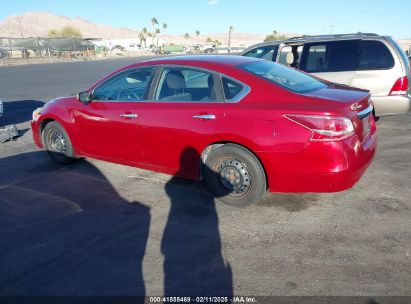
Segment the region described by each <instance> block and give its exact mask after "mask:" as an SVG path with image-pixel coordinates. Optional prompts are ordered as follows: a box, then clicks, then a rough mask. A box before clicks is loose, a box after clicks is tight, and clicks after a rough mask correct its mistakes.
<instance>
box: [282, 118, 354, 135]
mask: <svg viewBox="0 0 411 304" xmlns="http://www.w3.org/2000/svg"><path fill="white" fill-rule="evenodd" d="M284 116H285V117H286V118H288V119H289V120H291V121H292V122H295V123H296V124H299V125H300V126H302V127H304V128H307V129H309V130H311V132H312V133H313V135H312V136H311V139H310V140H311V141H337V140H342V139H344V138H347V137H350V136H351V135H353V134H354V125H353V124H352V121H351V119H349V118H347V117H330V116H311V115H295V114H287V115H284Z"/></svg>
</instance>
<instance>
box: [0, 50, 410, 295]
mask: <svg viewBox="0 0 411 304" xmlns="http://www.w3.org/2000/svg"><path fill="white" fill-rule="evenodd" d="M135 60H136V59H130V58H127V59H119V60H107V61H94V62H74V63H62V64H44V65H32V66H18V67H0V98H2V99H3V100H4V101H6V104H5V111H6V113H5V117H3V118H2V119H1V120H0V121H1V122H2V124H10V123H15V124H18V127H19V129H20V130H21V131H22V133H23V134H24V135H23V136H22V137H21V138H19V139H18V140H17V141H13V142H7V143H4V144H0V191H1V192H0V193H1V194H0V248H1V250H0V269H1V270H0V294H1V295H64V296H66V295H144V294H145V295H162V294H164V293H166V294H182V295H188V294H195V295H216V294H226V295H232V294H235V295H258V296H263V295H267V296H268V295H293V296H299V295H317V296H318V295H320V296H321V295H337V296H338V295H345V296H358V295H363V296H386V295H388V296H390V295H403V296H411V287H410V286H411V182H410V180H411V135H410V131H411V116H410V115H405V116H398V117H389V118H382V119H381V120H380V121H379V122H378V141H379V144H378V152H377V156H376V158H375V160H374V162H373V164H372V165H371V167H370V168H369V169H368V171H367V172H366V173H365V175H364V176H363V178H362V179H361V181H360V182H359V183H358V184H357V185H356V186H355V187H354V188H353V189H350V190H348V191H345V192H342V193H335V194H304V195H275V194H267V195H266V196H265V197H264V199H263V200H262V201H261V202H260V203H259V204H257V205H255V206H252V207H248V208H233V207H229V206H225V205H222V204H221V203H218V202H214V200H213V198H212V197H211V196H210V195H209V194H208V193H207V191H206V190H205V188H204V185H202V184H197V183H192V182H187V181H184V180H179V179H176V178H173V177H171V176H168V175H162V174H157V173H152V172H148V171H144V170H139V169H135V168H130V167H125V166H120V165H113V164H109V163H105V162H100V161H94V160H86V161H82V162H79V163H77V164H75V165H71V166H69V167H59V166H58V165H55V164H53V163H52V162H51V161H50V160H49V159H48V157H47V155H46V154H45V153H44V152H43V151H39V150H37V149H36V148H35V147H34V144H33V143H32V139H31V132H30V130H29V129H28V128H29V123H28V122H29V120H30V118H31V112H32V110H33V109H35V108H36V107H38V106H41V105H42V102H43V101H46V100H48V99H50V98H53V97H56V96H61V95H67V94H71V93H73V92H77V91H80V90H82V89H84V88H86V87H87V86H88V85H89V84H91V83H93V82H94V81H95V80H97V79H98V78H100V77H101V76H103V75H104V74H106V73H107V72H109V71H112V70H114V69H116V68H117V67H121V66H124V65H126V64H128V63H131V62H133V61H135ZM408 299H409V298H408Z"/></svg>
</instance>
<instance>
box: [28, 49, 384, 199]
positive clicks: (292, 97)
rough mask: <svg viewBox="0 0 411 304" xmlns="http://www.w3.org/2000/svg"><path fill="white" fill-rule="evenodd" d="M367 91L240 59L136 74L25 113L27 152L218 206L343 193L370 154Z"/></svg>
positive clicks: (159, 65) (166, 61) (208, 59)
mask: <svg viewBox="0 0 411 304" xmlns="http://www.w3.org/2000/svg"><path fill="white" fill-rule="evenodd" d="M372 112H373V106H372V103H371V100H370V95H369V93H368V92H367V91H364V90H359V89H354V88H350V87H346V86H340V85H337V84H333V83H328V82H325V81H322V80H320V79H317V78H313V77H312V76H309V75H306V74H304V73H301V72H299V71H296V70H293V69H290V68H286V67H284V66H282V65H279V64H276V63H273V62H269V61H265V60H259V59H254V58H247V57H240V56H213V55H210V56H184V57H173V58H162V59H156V60H149V61H145V62H140V63H137V64H133V65H131V66H128V67H125V68H123V69H121V70H118V71H116V72H114V73H112V74H111V75H109V76H107V77H105V78H104V79H102V80H100V81H98V82H97V83H96V84H94V85H92V86H91V87H90V88H89V89H88V90H87V91H85V92H81V93H79V94H78V96H71V97H64V98H58V99H55V100H52V101H50V102H49V103H47V104H46V105H45V106H44V107H43V108H41V109H38V110H36V111H35V112H34V113H33V121H32V129H33V136H34V141H35V143H36V144H37V146H39V147H44V148H45V149H46V150H47V151H48V152H49V154H50V156H51V158H52V159H53V160H55V161H57V162H59V163H62V164H67V163H70V162H71V161H72V160H73V159H75V158H78V157H90V158H96V159H101V160H105V161H109V162H114V163H121V164H125V165H130V166H134V167H139V168H143V169H148V170H153V171H157V172H163V173H167V174H174V175H178V176H180V177H184V178H189V179H193V180H199V179H204V180H205V181H206V183H207V186H208V187H209V189H210V191H211V192H212V193H213V194H214V195H215V196H216V197H219V199H220V200H222V201H223V202H226V203H229V204H234V205H246V204H250V203H253V202H256V201H257V200H258V199H259V198H260V197H261V196H262V195H263V194H264V193H265V191H267V190H269V191H271V192H335V191H341V190H345V189H348V188H350V187H352V186H353V185H354V184H355V183H356V182H357V181H358V180H359V179H360V177H361V175H362V174H363V173H364V171H365V170H366V168H367V167H368V165H369V164H370V162H371V160H372V159H373V156H374V153H375V149H376V127H375V122H374V118H373V115H372Z"/></svg>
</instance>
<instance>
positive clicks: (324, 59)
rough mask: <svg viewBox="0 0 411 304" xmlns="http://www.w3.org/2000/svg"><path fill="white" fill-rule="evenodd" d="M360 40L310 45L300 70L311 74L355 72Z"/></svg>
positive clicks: (305, 50) (306, 47) (306, 49)
mask: <svg viewBox="0 0 411 304" xmlns="http://www.w3.org/2000/svg"><path fill="white" fill-rule="evenodd" d="M360 45H361V41H360V40H344V41H330V42H319V43H308V44H306V45H305V47H304V50H303V55H302V60H301V61H302V62H301V66H300V68H301V69H302V70H304V71H307V72H310V73H316V72H344V71H355V70H357V68H358V58H359V53H360Z"/></svg>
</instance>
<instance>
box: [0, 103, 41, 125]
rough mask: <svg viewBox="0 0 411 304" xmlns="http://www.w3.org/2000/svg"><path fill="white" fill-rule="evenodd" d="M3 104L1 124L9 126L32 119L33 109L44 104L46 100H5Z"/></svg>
mask: <svg viewBox="0 0 411 304" xmlns="http://www.w3.org/2000/svg"><path fill="white" fill-rule="evenodd" d="M3 106H4V110H3V111H4V113H3V117H2V118H1V119H0V125H2V126H7V125H12V124H14V125H15V124H19V123H23V122H26V121H30V120H31V119H32V113H33V111H34V110H35V109H37V108H41V107H42V106H44V102H42V101H38V100H16V101H3Z"/></svg>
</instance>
